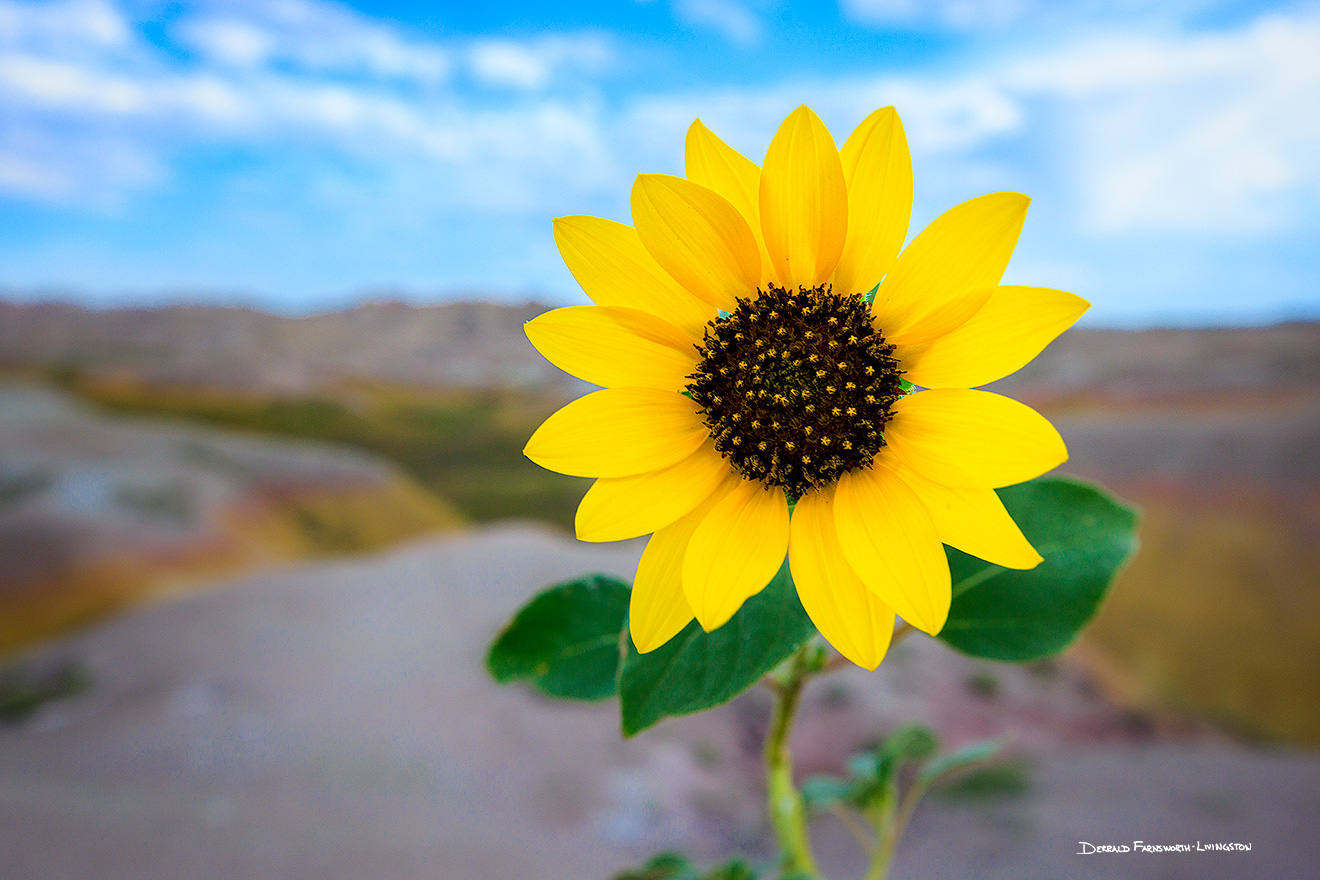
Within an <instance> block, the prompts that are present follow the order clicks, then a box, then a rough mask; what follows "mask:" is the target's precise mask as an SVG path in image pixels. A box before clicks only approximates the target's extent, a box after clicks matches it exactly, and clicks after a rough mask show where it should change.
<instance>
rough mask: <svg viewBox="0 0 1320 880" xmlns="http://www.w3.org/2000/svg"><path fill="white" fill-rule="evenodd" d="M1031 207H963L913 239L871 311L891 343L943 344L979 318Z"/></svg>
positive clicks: (989, 200) (1011, 200) (1007, 202)
mask: <svg viewBox="0 0 1320 880" xmlns="http://www.w3.org/2000/svg"><path fill="white" fill-rule="evenodd" d="M1030 203H1031V199H1029V198H1027V197H1026V196H1024V195H1022V194H1021V193H1014V192H999V193H991V194H990V195H987V196H981V197H979V198H975V199H971V200H970V201H966V202H963V203H962V204H961V205H956V206H954V207H952V208H950V209H949V210H947V211H945V212H944V213H943V214H941V215H940V216H938V217H936V218H935V220H934V221H932V222H931V224H930V225H929V226H927V227H926V228H925V229H923V230H922V231H921V234H920V235H918V236H917V237H916V238H915V239H913V241H912V243H911V244H909V245H908V246H907V247H906V248H905V249H904V250H903V253H902V254H900V255H899V257H898V260H897V261H896V262H895V263H894V267H893V269H891V270H890V272H889V275H888V276H887V277H886V278H885V280H884V283H883V284H881V285H880V290H879V291H878V292H877V294H876V298H875V302H874V303H873V304H872V313H873V314H874V315H875V322H876V325H877V326H878V327H879V328H880V330H881V332H882V333H884V335H885V337H886V338H887V339H888V340H889V341H890V342H903V343H908V344H915V343H919V342H927V341H929V340H931V339H935V338H936V337H939V336H943V335H944V334H945V333H948V332H949V331H950V330H953V329H954V328H955V327H957V326H959V325H960V324H962V323H963V322H964V321H966V320H967V319H968V318H970V317H971V316H972V315H974V314H976V312H977V311H979V310H980V308H981V306H983V305H984V304H985V302H986V300H988V299H989V298H990V293H991V292H992V291H993V289H994V287H995V285H997V284H999V279H1000V278H1002V277H1003V275H1004V269H1005V268H1007V267H1008V260H1009V257H1011V256H1012V255H1013V248H1014V247H1016V246H1017V240H1018V234H1019V233H1021V232H1022V224H1023V222H1024V221H1025V220H1026V217H1027V206H1028V205H1029V204H1030Z"/></svg>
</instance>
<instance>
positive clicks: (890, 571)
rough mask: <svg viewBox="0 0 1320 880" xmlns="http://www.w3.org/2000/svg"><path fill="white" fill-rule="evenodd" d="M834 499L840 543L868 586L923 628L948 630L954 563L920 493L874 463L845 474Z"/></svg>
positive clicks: (846, 557)
mask: <svg viewBox="0 0 1320 880" xmlns="http://www.w3.org/2000/svg"><path fill="white" fill-rule="evenodd" d="M834 498H835V502H834V524H835V526H836V527H837V528H838V531H839V544H840V546H842V547H843V555H844V558H845V559H847V560H848V564H849V565H850V566H852V570H853V571H854V572H856V573H857V576H858V577H859V578H861V580H862V583H864V584H866V586H867V589H869V590H871V592H873V593H875V594H876V595H877V596H879V597H880V598H881V599H882V600H883V601H884V602H885V603H886V604H887V605H889V606H890V607H891V608H893V609H894V610H895V611H896V612H898V614H899V616H900V617H902V618H903V619H904V620H906V621H907V622H908V623H910V624H912V625H913V626H915V627H916V628H917V629H919V630H922V631H923V632H928V633H930V634H931V635H935V634H936V633H938V632H939V631H940V630H941V629H943V628H944V621H945V620H947V619H948V617H949V603H950V602H952V601H953V594H952V587H951V584H950V580H949V562H948V559H947V558H946V557H945V555H944V545H943V544H941V543H940V539H939V535H938V534H936V532H935V525H934V523H932V522H931V518H930V514H929V513H928V512H927V511H926V506H925V505H924V504H922V503H921V499H920V498H918V497H917V494H916V493H915V492H913V491H912V490H911V489H910V488H909V487H908V485H907V483H904V482H903V480H902V479H900V478H899V476H898V475H897V474H895V473H894V472H893V471H892V470H890V469H888V468H886V467H885V466H884V465H883V464H880V463H879V462H874V463H872V465H871V468H870V469H869V470H857V471H851V472H849V473H846V474H844V475H843V476H842V477H841V478H840V479H839V482H838V485H837V486H836V488H835V496H834Z"/></svg>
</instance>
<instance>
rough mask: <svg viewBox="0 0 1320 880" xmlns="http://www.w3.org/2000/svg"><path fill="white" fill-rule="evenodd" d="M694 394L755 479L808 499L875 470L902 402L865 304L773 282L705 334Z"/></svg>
mask: <svg viewBox="0 0 1320 880" xmlns="http://www.w3.org/2000/svg"><path fill="white" fill-rule="evenodd" d="M699 355H700V362H699V364H698V368H697V371H696V372H695V373H693V374H692V376H691V377H690V378H691V380H692V381H691V383H690V384H689V385H688V393H689V394H690V395H691V397H692V399H693V400H694V401H696V402H697V403H698V404H699V405H700V406H701V408H702V417H703V419H704V420H705V424H706V426H707V427H708V428H709V429H710V433H711V437H713V438H714V441H715V448H716V449H717V450H719V452H720V454H722V455H723V456H724V457H725V458H727V459H728V460H729V462H730V464H732V465H733V467H734V468H736V469H737V470H738V472H739V473H741V474H742V475H743V477H744V478H746V479H748V480H757V481H760V482H761V483H763V484H765V485H767V486H775V487H779V488H781V489H783V491H785V492H787V493H788V494H789V495H790V496H792V497H794V498H801V497H802V496H803V495H805V494H806V493H807V492H808V491H810V490H811V489H813V488H814V489H819V488H823V487H826V486H830V485H833V484H834V483H835V482H836V481H837V480H838V479H839V477H840V476H842V475H843V474H845V473H847V472H848V471H852V470H857V469H859V468H864V467H867V466H868V465H870V463H871V461H872V460H873V459H874V458H875V456H876V453H878V452H879V451H880V449H881V447H883V446H884V444H885V440H884V433H883V432H884V427H885V424H886V423H887V422H888V421H889V419H890V417H891V407H892V406H893V404H894V403H895V402H896V401H897V400H899V399H900V398H901V397H902V396H903V388H902V379H901V375H900V374H901V371H900V370H899V368H898V361H897V360H896V359H895V358H894V346H893V345H890V344H889V343H887V342H885V339H884V336H882V335H881V333H880V331H879V330H878V329H876V327H875V326H874V325H873V323H872V321H871V313H870V309H869V308H868V306H867V304H866V301H865V300H864V299H863V298H862V297H860V296H856V295H845V294H839V293H834V292H833V291H832V290H831V289H830V288H829V287H828V286H820V287H815V288H812V289H810V290H807V289H805V288H798V289H797V290H795V291H794V290H787V289H785V288H783V287H778V286H776V285H773V284H770V285H768V286H767V288H766V289H764V290H760V291H758V292H757V296H756V297H755V298H748V299H739V300H738V305H737V308H735V309H734V310H733V312H731V313H730V314H729V315H727V316H724V317H721V318H719V319H717V320H715V321H713V322H712V323H711V324H710V325H709V326H708V327H707V329H706V335H705V340H704V342H703V344H702V346H701V349H700V352H699Z"/></svg>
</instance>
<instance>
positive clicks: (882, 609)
mask: <svg viewBox="0 0 1320 880" xmlns="http://www.w3.org/2000/svg"><path fill="white" fill-rule="evenodd" d="M686 171H687V177H686V178H681V177H674V176H669V175H663V174H642V175H639V176H638V178H637V181H636V183H635V184H634V185H633V189H632V219H633V223H634V225H633V226H627V225H625V224H622V223H616V222H612V221H610V220H604V219H601V218H598V217H588V216H574V217H561V218H559V219H558V220H556V221H555V224H554V234H555V241H556V243H557V244H558V246H559V251H560V253H561V254H562V255H563V258H564V262H565V263H566V264H567V265H568V268H569V270H570V271H571V272H572V273H573V275H574V276H575V277H576V278H577V280H578V282H579V283H580V284H581V285H582V288H583V290H584V291H586V293H587V295H588V296H589V297H590V298H591V299H592V301H593V302H595V303H596V305H594V306H581V307H571V308H561V309H556V310H554V311H551V312H548V313H546V314H544V315H541V316H540V317H538V318H536V319H535V320H533V321H531V322H529V323H528V324H527V325H526V330H527V335H528V337H529V338H530V339H531V341H532V343H533V344H534V345H535V346H536V347H537V348H538V349H539V350H540V351H541V353H542V354H544V355H545V356H546V357H547V358H548V359H549V360H550V361H551V362H552V363H554V364H555V365H557V366H558V367H560V368H561V369H563V370H565V371H567V372H569V373H571V374H572V375H574V376H577V377H579V378H581V379H584V380H586V381H587V382H591V383H594V384H596V385H599V386H601V387H602V389H603V390H600V391H596V392H593V393H591V394H587V395H585V396H584V397H582V398H580V399H578V400H575V401H573V402H572V403H569V404H568V405H567V406H565V407H563V408H562V409H560V410H559V411H558V412H556V413H554V414H553V415H551V416H550V417H549V418H548V419H547V420H546V421H545V423H544V424H542V425H541V427H540V428H539V429H538V430H537V431H536V433H535V434H534V435H533V436H532V438H531V440H530V441H529V442H528V443H527V447H526V449H525V453H526V455H527V456H528V457H529V458H531V459H532V460H533V461H535V462H536V463H538V464H540V465H541V466H543V467H545V468H548V469H550V470H553V471H558V472H560V473H564V474H573V475H576V476H585V477H594V478H596V482H595V483H594V484H593V485H592V487H591V489H590V490H589V491H588V492H587V494H586V496H585V497H584V498H583V499H582V503H581V505H580V506H579V507H578V511H577V518H576V527H577V535H578V538H579V539H581V540H584V541H616V540H621V539H625V538H632V537H637V536H640V535H646V534H651V538H650V540H649V541H648V543H647V545H646V549H645V551H644V552H643V554H642V558H641V562H640V564H639V565H638V569H637V576H636V579H635V581H634V585H633V592H632V601H631V608H630V614H629V630H630V632H631V636H632V639H633V642H634V643H635V644H636V646H637V650H638V651H641V652H647V651H651V650H654V649H655V648H658V647H659V646H660V645H662V644H664V643H665V642H667V641H668V640H669V639H670V638H672V637H673V636H674V635H675V634H677V633H678V632H679V631H680V630H681V629H683V628H684V627H685V626H686V625H687V624H688V623H689V622H690V621H691V620H692V619H693V618H694V617H695V618H696V620H697V621H698V622H699V623H700V625H701V626H702V628H704V629H705V630H706V631H708V632H709V631H711V630H713V629H715V628H716V627H719V626H721V625H722V624H724V623H725V622H726V621H727V620H728V619H729V618H730V617H731V616H733V614H734V612H736V611H737V610H738V608H739V607H740V606H741V605H742V603H743V602H744V601H745V600H746V599H747V598H749V597H750V596H753V595H755V594H756V593H757V592H759V591H760V590H761V589H763V588H764V587H765V586H766V584H767V583H769V581H770V580H771V579H772V578H773V577H774V575H775V573H776V572H777V571H778V570H779V568H780V567H781V565H782V564H783V561H784V557H785V555H786V554H787V557H788V562H789V568H790V571H791V573H792V575H793V581H794V583H795V585H796V587H797V591H798V595H799V596H800V598H801V600H802V605H803V607H804V608H805V609H806V611H807V613H808V614H809V615H810V616H811V619H812V622H813V623H814V624H815V625H816V628H817V629H818V630H819V631H820V632H821V634H822V635H823V636H824V637H825V638H826V639H827V640H828V641H829V642H830V643H831V644H832V645H833V646H834V647H835V648H836V649H838V651H839V652H840V653H842V654H843V655H844V656H846V657H848V658H849V659H850V660H852V661H853V662H854V663H856V664H858V665H859V666H863V667H866V668H868V669H874V668H875V667H876V666H877V665H878V664H879V663H880V661H881V660H882V659H883V657H884V655H885V652H886V650H887V649H888V647H889V642H890V638H891V635H892V633H893V631H894V624H895V616H896V615H897V616H899V617H902V618H903V620H905V621H907V622H908V623H910V624H911V625H912V626H914V627H917V628H918V629H921V630H923V631H925V632H928V633H930V634H932V635H933V634H936V633H938V632H939V631H940V629H941V628H942V627H943V626H944V623H945V620H946V618H947V617H948V613H949V605H950V602H951V588H950V577H949V567H948V563H947V559H946V556H945V554H944V548H943V547H942V544H948V545H950V546H953V547H956V548H958V549H960V550H963V551H965V552H967V553H970V554H972V555H974V556H978V557H980V558H982V559H985V560H987V561H989V562H992V563H995V564H997V565H1001V566H1005V567H1007V568H1017V569H1028V568H1032V567H1034V566H1035V565H1037V564H1038V563H1039V562H1040V561H1041V557H1040V555H1039V554H1038V553H1037V552H1036V550H1035V549H1034V548H1033V547H1032V546H1031V544H1030V543H1029V542H1028V541H1027V540H1026V538H1025V537H1024V536H1023V535H1022V532H1021V531H1020V530H1019V529H1018V527H1017V525H1016V524H1015V523H1014V522H1013V520H1012V518H1011V517H1010V516H1009V514H1008V513H1007V511H1005V509H1004V506H1003V504H1002V503H1000V500H999V498H998V496H997V495H996V494H995V491H994V490H995V488H997V487H1002V486H1008V485H1011V484H1014V483H1019V482H1022V481H1024V480H1028V479H1031V478H1033V477H1035V476H1038V475H1039V474H1042V473H1044V472H1045V471H1048V470H1050V469H1052V468H1054V467H1056V466H1057V465H1059V464H1061V463H1062V462H1063V461H1065V460H1066V459H1067V451H1066V449H1065V448H1064V444H1063V441H1062V439H1061V438H1060V437H1059V434H1058V432H1057V431H1055V430H1054V428H1053V427H1052V426H1051V425H1050V424H1049V422H1048V421H1046V420H1045V419H1044V418H1043V417H1042V416H1041V415H1039V414H1038V413H1036V412H1035V411H1034V410H1032V409H1030V408H1029V407H1027V406H1025V405H1023V404H1021V403H1018V402H1016V401H1014V400H1011V399H1009V398H1007V397H1004V396H1001V395H998V394H994V393H991V392H988V391H981V390H973V389H975V388H976V387H977V386H980V385H984V384H986V383H987V382H991V381H993V380H995V379H998V378H1000V377H1002V376H1005V375H1007V374H1009V373H1011V372H1013V371H1014V370H1016V369H1018V368H1019V367H1021V366H1023V365H1024V364H1025V363H1027V362H1028V361H1029V360H1031V359H1032V358H1033V357H1035V356H1036V355H1037V354H1038V353H1039V352H1040V351H1041V349H1043V348H1044V347H1045V346H1046V345H1047V344H1048V343H1049V342H1050V341H1051V340H1052V339H1054V338H1055V337H1056V336H1057V335H1059V334H1060V333H1062V332H1063V331H1064V330H1065V329H1067V328H1068V327H1069V326H1071V325H1072V324H1073V322H1074V321H1076V320H1077V318H1078V317H1079V316H1080V315H1081V314H1082V313H1083V312H1084V311H1085V310H1086V309H1087V307H1088V303H1087V302H1086V301H1085V300H1082V299H1080V298H1079V297H1076V296H1074V295H1072V294H1070V293H1064V292H1062V291H1058V290H1051V289H1047V288H1039V287H1019V286H1003V285H1000V284H999V281H1000V278H1001V277H1002V276H1003V273H1004V269H1005V267H1006V266H1007V265H1008V260H1009V257H1010V256H1011V255H1012V252H1013V248H1014V246H1015V245H1016V243H1017V239H1018V235H1019V233H1020V232H1021V229H1022V224H1023V221H1024V220H1025V218H1026V213H1027V205H1028V203H1029V201H1030V200H1029V199H1028V198H1027V197H1026V196H1024V195H1021V194H1020V193H1012V192H999V193H992V194H990V195H985V196H981V197H979V198H975V199H971V200H970V201H967V202H964V203H962V204H960V205H958V206H956V207H954V208H952V209H950V210H949V211H947V212H946V213H944V214H943V215H941V216H940V217H938V218H936V219H935V221H934V222H932V223H931V224H930V225H929V226H928V227H927V228H926V229H925V230H924V231H922V232H921V234H919V235H918V236H917V237H916V238H915V239H913V240H912V242H911V243H910V244H909V245H908V246H907V247H906V248H903V242H904V240H905V239H906V237H907V229H908V221H909V218H910V216H911V211H912V162H911V156H910V154H909V152H908V146H907V140H906V137H905V135H904V133H903V127H902V123H901V121H900V120H899V118H898V115H897V113H896V112H895V111H894V109H893V108H892V107H886V108H884V109H881V110H878V111H876V112H875V113H873V114H871V116H869V117H868V118H867V119H866V120H865V121H863V122H862V124H861V125H859V126H858V127H857V129H856V131H854V132H853V133H852V135H851V136H849V138H848V139H847V140H846V141H845V142H844V144H843V148H842V149H839V148H837V147H836V145H835V142H834V139H833V138H832V137H831V135H830V133H829V131H828V130H827V129H826V128H825V126H824V124H823V123H822V122H821V121H820V119H819V117H817V116H816V114H815V113H813V112H812V111H811V109H810V108H808V107H806V106H805V105H804V106H801V107H799V108H798V109H797V110H795V111H794V112H793V113H792V114H791V115H790V116H789V117H788V118H787V119H786V120H784V123H783V125H781V126H780V128H779V130H778V132H777V133H776V134H775V136H774V139H773V140H772V141H771V142H770V147H769V149H768V151H767V153H766V157H765V162H764V164H763V165H762V167H760V168H758V167H757V166H756V165H755V164H754V163H753V162H751V161H750V160H749V159H747V158H746V157H744V156H743V155H741V154H740V153H738V152H737V151H735V150H733V149H732V148H731V147H729V146H728V145H727V144H726V143H724V142H723V141H722V140H720V139H719V138H718V137H716V136H715V135H714V134H712V133H711V132H710V131H709V130H708V129H707V128H706V127H705V126H704V125H703V124H702V123H701V121H700V120H697V121H695V122H693V123H692V126H691V128H690V129H689V130H688V134H687V141H686ZM900 250H901V251H902V252H901V253H900ZM877 285H878V286H877Z"/></svg>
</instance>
